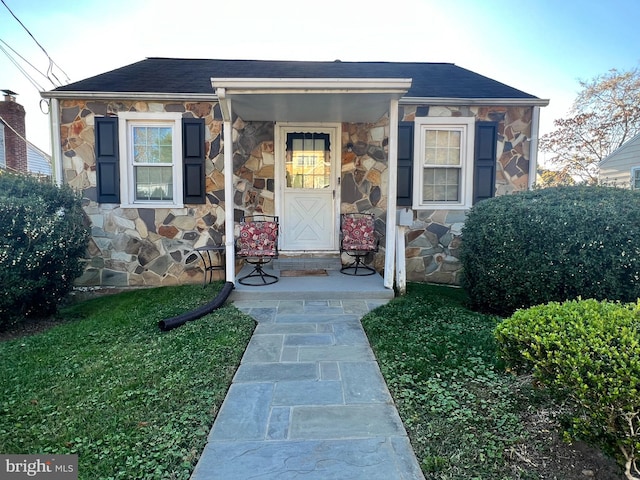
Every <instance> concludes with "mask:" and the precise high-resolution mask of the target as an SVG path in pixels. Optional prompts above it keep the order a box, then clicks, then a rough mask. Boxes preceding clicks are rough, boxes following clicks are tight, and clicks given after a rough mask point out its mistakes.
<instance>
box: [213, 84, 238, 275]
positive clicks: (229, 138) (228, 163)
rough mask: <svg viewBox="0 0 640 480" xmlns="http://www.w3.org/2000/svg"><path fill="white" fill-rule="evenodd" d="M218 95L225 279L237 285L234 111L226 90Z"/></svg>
mask: <svg viewBox="0 0 640 480" xmlns="http://www.w3.org/2000/svg"><path fill="white" fill-rule="evenodd" d="M216 95H217V96H218V101H219V102H220V110H221V111H222V119H223V121H224V123H223V142H224V143H223V148H224V236H225V243H224V245H225V278H226V281H227V282H232V283H233V284H235V283H236V252H235V246H234V217H233V210H234V208H233V124H232V118H233V115H232V113H233V111H232V109H231V99H229V98H226V96H225V89H224V88H217V89H216Z"/></svg>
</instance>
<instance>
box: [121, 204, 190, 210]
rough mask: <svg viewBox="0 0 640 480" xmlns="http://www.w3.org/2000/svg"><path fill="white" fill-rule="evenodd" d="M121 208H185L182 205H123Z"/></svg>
mask: <svg viewBox="0 0 640 480" xmlns="http://www.w3.org/2000/svg"><path fill="white" fill-rule="evenodd" d="M120 208H169V209H171V208H184V204H182V203H123V204H122V205H120Z"/></svg>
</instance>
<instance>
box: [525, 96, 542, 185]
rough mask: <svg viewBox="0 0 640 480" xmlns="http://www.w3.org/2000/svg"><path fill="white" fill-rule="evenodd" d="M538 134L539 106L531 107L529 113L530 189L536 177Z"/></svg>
mask: <svg viewBox="0 0 640 480" xmlns="http://www.w3.org/2000/svg"><path fill="white" fill-rule="evenodd" d="M539 135H540V107H533V114H532V115H531V142H530V143H529V182H528V188H529V190H531V189H532V188H533V185H534V184H535V183H536V180H537V179H538V137H539Z"/></svg>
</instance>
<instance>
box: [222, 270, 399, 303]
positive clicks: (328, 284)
mask: <svg viewBox="0 0 640 480" xmlns="http://www.w3.org/2000/svg"><path fill="white" fill-rule="evenodd" d="M265 270H266V271H267V272H269V273H273V274H275V275H278V276H279V275H280V270H277V269H272V268H271V267H267V268H266V269H265ZM249 271H250V268H249V267H247V266H245V267H243V269H242V271H241V272H239V273H238V278H239V277H241V276H243V275H245V274H247V273H249ZM393 297H394V291H393V289H389V288H385V287H384V280H383V278H382V277H381V276H380V275H379V274H375V275H369V276H359V277H354V276H351V275H344V274H342V273H340V270H333V269H327V275H323V276H302V277H283V276H280V278H279V279H278V281H277V282H276V283H274V284H271V285H261V286H249V285H242V284H241V283H239V282H236V284H235V287H234V289H233V291H232V292H231V295H230V296H229V300H231V301H236V300H326V299H337V300H341V299H361V300H362V299H367V300H373V299H380V300H385V301H388V300H390V299H392V298H393Z"/></svg>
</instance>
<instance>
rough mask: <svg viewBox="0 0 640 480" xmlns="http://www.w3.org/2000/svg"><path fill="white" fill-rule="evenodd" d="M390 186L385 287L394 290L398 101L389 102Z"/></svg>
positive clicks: (388, 194) (385, 255)
mask: <svg viewBox="0 0 640 480" xmlns="http://www.w3.org/2000/svg"><path fill="white" fill-rule="evenodd" d="M388 172H389V186H388V193H387V230H386V238H385V242H386V246H385V251H384V286H385V288H393V277H394V270H395V256H396V223H397V221H396V207H397V199H396V195H397V193H398V99H395V98H394V99H391V101H390V102H389V168H388Z"/></svg>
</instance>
